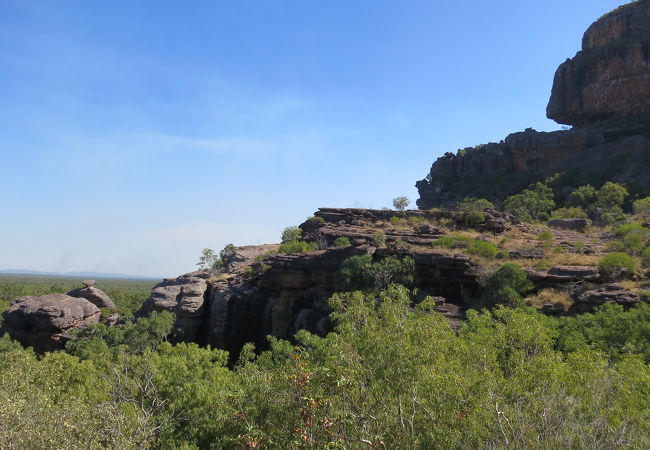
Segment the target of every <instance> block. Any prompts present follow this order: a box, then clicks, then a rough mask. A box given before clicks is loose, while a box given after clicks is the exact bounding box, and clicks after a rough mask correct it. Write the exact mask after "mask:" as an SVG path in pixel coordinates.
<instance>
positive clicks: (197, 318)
mask: <svg viewBox="0 0 650 450" xmlns="http://www.w3.org/2000/svg"><path fill="white" fill-rule="evenodd" d="M208 277H209V274H208V273H207V272H201V271H198V272H191V273H187V274H185V275H181V276H180V277H178V278H173V279H165V280H163V281H162V282H161V283H158V284H157V285H156V286H154V288H153V290H152V291H151V297H149V299H148V300H147V301H146V302H145V303H144V305H143V306H142V308H141V309H140V311H138V312H137V313H136V315H139V316H146V315H149V314H151V313H152V312H153V311H156V312H162V311H170V312H173V313H174V314H176V322H175V324H174V336H173V337H172V338H173V339H172V340H176V341H188V342H192V341H197V340H198V339H199V330H200V328H201V326H202V324H203V316H204V314H205V307H204V303H205V302H204V297H205V292H206V290H207V288H208V284H207V281H206V280H207V278H208Z"/></svg>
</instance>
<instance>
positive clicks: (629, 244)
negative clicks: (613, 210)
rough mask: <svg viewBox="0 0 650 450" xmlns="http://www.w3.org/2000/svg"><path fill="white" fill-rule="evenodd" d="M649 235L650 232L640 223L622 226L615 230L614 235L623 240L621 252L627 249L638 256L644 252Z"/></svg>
mask: <svg viewBox="0 0 650 450" xmlns="http://www.w3.org/2000/svg"><path fill="white" fill-rule="evenodd" d="M649 234H650V231H649V230H648V229H647V228H645V227H644V226H642V225H640V224H638V223H628V224H625V225H621V226H619V227H618V228H616V230H614V235H616V236H618V237H621V238H622V247H623V248H622V249H621V250H623V249H625V250H626V251H628V252H630V253H632V254H634V255H638V254H639V253H640V252H641V251H642V250H643V248H644V247H645V242H646V238H647V237H648V235H649ZM613 247H614V246H613ZM614 248H616V247H614Z"/></svg>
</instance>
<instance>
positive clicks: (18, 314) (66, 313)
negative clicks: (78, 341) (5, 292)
mask: <svg viewBox="0 0 650 450" xmlns="http://www.w3.org/2000/svg"><path fill="white" fill-rule="evenodd" d="M99 317H100V311H99V308H97V306H95V305H93V304H92V303H91V302H89V301H88V300H86V299H84V298H77V297H71V296H68V295H65V294H47V295H42V296H40V297H21V298H18V299H16V300H14V301H13V302H12V303H11V305H10V306H9V308H8V309H7V310H6V311H5V312H4V313H3V319H4V321H3V323H2V329H0V334H3V333H7V334H9V336H10V337H11V338H12V339H15V340H17V341H18V342H20V343H21V344H23V345H24V346H31V347H34V350H35V351H36V352H38V353H43V352H46V351H52V350H57V349H61V348H63V346H64V345H65V342H66V341H67V340H69V332H70V331H71V330H73V329H77V328H84V327H87V326H88V325H90V324H92V323H97V322H98V321H99Z"/></svg>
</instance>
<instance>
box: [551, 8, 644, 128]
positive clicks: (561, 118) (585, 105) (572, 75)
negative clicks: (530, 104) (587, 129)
mask: <svg viewBox="0 0 650 450" xmlns="http://www.w3.org/2000/svg"><path fill="white" fill-rule="evenodd" d="M546 111H547V115H548V117H549V118H551V119H553V120H555V121H557V122H559V123H565V124H569V125H574V126H584V125H588V124H592V123H597V122H604V121H609V120H613V119H614V120H616V119H621V118H624V119H629V118H631V117H634V116H638V117H639V119H641V120H645V121H647V118H648V113H650V1H648V0H640V1H636V2H633V3H630V4H627V5H625V6H622V7H620V8H618V9H617V10H615V11H612V12H611V13H609V14H606V15H605V16H603V17H602V18H600V19H599V20H598V21H596V22H595V23H594V24H593V25H591V26H590V27H589V29H588V30H587V31H586V32H585V34H584V37H583V38H582V50H581V51H580V52H578V54H577V55H576V56H575V57H574V58H572V59H570V60H567V61H566V62H565V63H563V64H562V65H560V67H559V68H558V69H557V72H556V74H555V79H554V81H553V91H552V94H551V99H550V101H549V103H548V107H547V110H546Z"/></svg>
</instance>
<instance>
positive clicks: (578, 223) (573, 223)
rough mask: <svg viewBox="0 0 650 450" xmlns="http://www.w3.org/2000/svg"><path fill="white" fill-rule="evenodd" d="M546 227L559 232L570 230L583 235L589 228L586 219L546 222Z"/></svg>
mask: <svg viewBox="0 0 650 450" xmlns="http://www.w3.org/2000/svg"><path fill="white" fill-rule="evenodd" d="M548 225H549V226H550V227H553V228H559V229H561V230H571V231H578V232H580V233H584V231H585V230H586V229H587V227H588V226H589V221H588V220H587V219H553V220H551V221H549V222H548Z"/></svg>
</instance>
